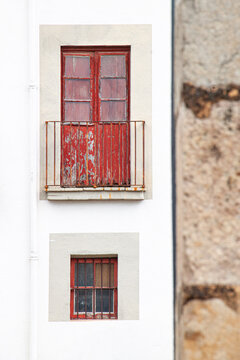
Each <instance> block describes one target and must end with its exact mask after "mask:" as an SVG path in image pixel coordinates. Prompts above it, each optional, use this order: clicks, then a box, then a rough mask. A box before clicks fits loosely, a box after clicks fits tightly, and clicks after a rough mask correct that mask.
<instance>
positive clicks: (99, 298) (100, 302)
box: [96, 289, 113, 312]
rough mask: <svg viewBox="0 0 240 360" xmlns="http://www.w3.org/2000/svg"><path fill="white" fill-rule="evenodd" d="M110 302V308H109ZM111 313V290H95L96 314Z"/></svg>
mask: <svg viewBox="0 0 240 360" xmlns="http://www.w3.org/2000/svg"><path fill="white" fill-rule="evenodd" d="M109 300H110V306H109ZM109 310H110V312H113V290H109V289H103V290H99V289H97V290H96V312H109Z"/></svg>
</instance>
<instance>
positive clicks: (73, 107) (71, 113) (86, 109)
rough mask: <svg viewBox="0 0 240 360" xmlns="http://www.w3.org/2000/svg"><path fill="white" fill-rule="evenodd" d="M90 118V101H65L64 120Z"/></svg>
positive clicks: (85, 119) (84, 119)
mask: <svg viewBox="0 0 240 360" xmlns="http://www.w3.org/2000/svg"><path fill="white" fill-rule="evenodd" d="M87 120H90V103H88V102H84V103H73V102H65V121H87Z"/></svg>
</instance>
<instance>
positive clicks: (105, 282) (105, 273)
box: [96, 264, 114, 287]
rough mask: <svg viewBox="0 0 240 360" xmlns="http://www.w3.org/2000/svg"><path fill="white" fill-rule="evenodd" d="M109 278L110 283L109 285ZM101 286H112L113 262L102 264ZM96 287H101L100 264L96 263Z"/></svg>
mask: <svg viewBox="0 0 240 360" xmlns="http://www.w3.org/2000/svg"><path fill="white" fill-rule="evenodd" d="M109 265H111V273H110V274H109V269H110V268H109ZM109 280H110V285H109ZM102 286H103V287H104V286H105V287H109V286H110V287H113V286H114V264H102ZM96 287H101V264H96Z"/></svg>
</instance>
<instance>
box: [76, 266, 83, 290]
mask: <svg viewBox="0 0 240 360" xmlns="http://www.w3.org/2000/svg"><path fill="white" fill-rule="evenodd" d="M77 265H78V266H77ZM77 278H78V281H77ZM84 279H85V273H84V264H82V263H80V264H75V286H84V285H85V284H84V283H85V281H84Z"/></svg>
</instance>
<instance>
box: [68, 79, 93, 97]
mask: <svg viewBox="0 0 240 360" xmlns="http://www.w3.org/2000/svg"><path fill="white" fill-rule="evenodd" d="M65 99H71V100H90V80H65Z"/></svg>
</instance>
